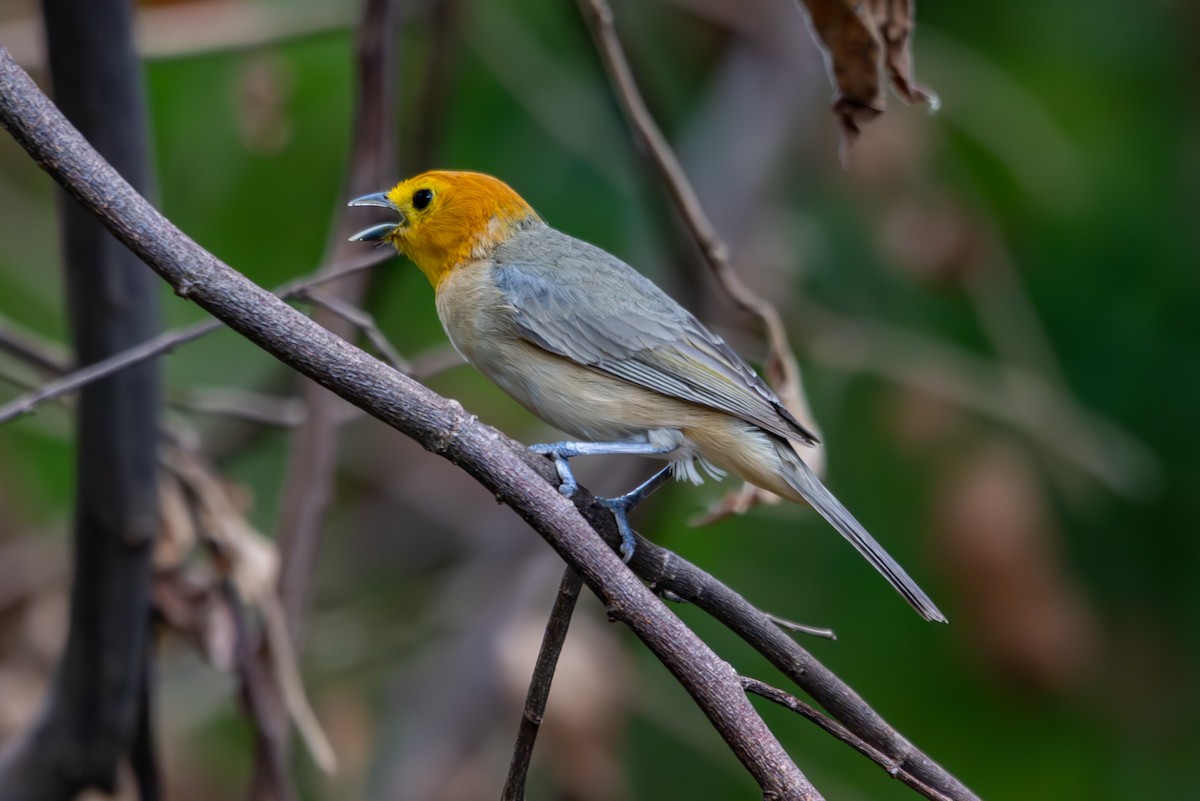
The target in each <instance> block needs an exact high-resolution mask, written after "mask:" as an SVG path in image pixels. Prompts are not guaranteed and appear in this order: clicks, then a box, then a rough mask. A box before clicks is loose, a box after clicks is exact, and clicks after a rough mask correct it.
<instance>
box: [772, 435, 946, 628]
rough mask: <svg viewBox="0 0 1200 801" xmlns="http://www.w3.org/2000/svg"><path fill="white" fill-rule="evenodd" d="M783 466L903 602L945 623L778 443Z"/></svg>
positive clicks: (794, 484)
mask: <svg viewBox="0 0 1200 801" xmlns="http://www.w3.org/2000/svg"><path fill="white" fill-rule="evenodd" d="M776 448H777V450H778V451H779V453H780V456H781V457H782V458H783V460H784V463H785V464H786V465H787V466H788V467H790V468H791V470H787V471H785V473H784V475H785V478H786V479H787V482H788V484H789V485H791V487H792V488H793V489H795V490H796V491H797V492H798V493H800V495H802V496H803V497H804V499H805V500H806V501H808V503H809V505H811V506H812V508H813V509H816V510H817V512H818V513H819V514H820V515H821V517H823V518H825V519H826V520H828V521H829V523H830V525H832V526H833V527H834V528H836V529H837V530H838V531H839V532H841V535H842V536H843V537H845V538H846V539H847V540H849V542H850V544H851V545H853V546H854V548H855V549H856V550H857V551H858V552H859V553H860V554H862V555H863V556H864V557H865V558H866V560H867V561H868V562H870V563H871V564H872V565H874V566H875V569H876V570H878V571H879V572H880V573H882V574H883V577H884V578H886V579H887V580H888V583H889V584H891V585H892V587H894V588H895V590H896V591H897V592H898V593H900V594H901V595H902V596H904V600H906V601H908V602H909V603H910V604H912V607H913V608H914V609H916V610H917V612H918V613H919V614H920V615H921V617H923V618H925V619H926V620H930V621H933V622H935V623H946V622H947V620H946V616H945V615H943V614H942V612H941V610H940V609H938V608H937V606H936V605H935V604H934V603H933V601H931V600H930V599H929V596H928V595H926V594H925V592H924V590H922V589H921V588H920V587H918V586H917V583H916V582H915V581H913V580H912V578H910V577H909V575H908V573H906V572H905V570H904V568H902V567H900V564H899V563H898V562H897V561H896V560H895V559H893V558H892V557H891V556H889V555H888V553H887V551H885V550H884V549H883V546H882V545H880V544H879V543H878V542H876V541H875V538H874V537H872V536H871V535H870V534H868V533H867V530H866V529H865V528H863V527H862V524H860V523H859V522H858V521H857V520H855V519H854V515H852V514H850V512H849V511H848V510H847V509H846V507H844V506H842V504H841V501H839V500H838V499H837V498H835V497H833V493H831V492H830V491H829V490H827V489H825V485H824V484H822V483H821V482H820V480H819V479H817V477H816V475H815V474H814V473H813V471H812V470H810V469H809V467H808V465H806V464H805V463H804V461H803V460H802V459H801V458H800V457H799V456H798V455H797V454H796V452H795V451H794V450H793V449H792V447H791V445H790V444H788V443H786V442H779V443H777V446H776Z"/></svg>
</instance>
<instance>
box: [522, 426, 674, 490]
mask: <svg viewBox="0 0 1200 801" xmlns="http://www.w3.org/2000/svg"><path fill="white" fill-rule="evenodd" d="M529 450H531V451H533V452H534V453H541V454H545V455H546V456H549V457H550V458H552V459H554V467H555V469H557V470H558V478H559V480H560V481H561V482H562V483H560V484H559V485H558V491H559V492H561V493H562V494H563V495H565V496H566V497H568V498H570V497H571V496H573V495H574V494H575V490H577V489H579V482H578V481H576V480H575V475H574V474H573V473H572V472H571V465H570V464H568V463H567V460H568V459H573V458H575V457H576V456H612V455H615V454H621V453H624V454H631V455H634V456H661V455H662V454H664V453H670V452H671V451H673V450H675V446H674V445H671V446H666V447H664V446H662V445H654V444H651V443H649V442H646V441H645V440H617V441H615V442H549V443H546V444H543V445H530V446H529ZM635 491H636V490H635Z"/></svg>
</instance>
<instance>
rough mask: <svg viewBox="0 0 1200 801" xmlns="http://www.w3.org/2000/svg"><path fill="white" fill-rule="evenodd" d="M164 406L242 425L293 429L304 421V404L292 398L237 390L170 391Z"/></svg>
mask: <svg viewBox="0 0 1200 801" xmlns="http://www.w3.org/2000/svg"><path fill="white" fill-rule="evenodd" d="M167 403H168V404H170V405H171V406H172V407H173V408H175V409H179V410H181V411H185V412H191V413H193V414H208V415H214V416H217V417H229V418H232V419H235V420H241V421H243V422H246V423H253V424H255V425H260V426H274V427H277V428H295V427H296V426H298V425H300V424H301V423H303V422H304V418H305V412H304V404H302V403H301V402H300V401H299V400H298V399H296V398H279V397H274V396H271V395H262V394H259V393H257V392H247V391H246V390H241V389H188V390H186V391H184V392H171V393H169V394H168V397H167Z"/></svg>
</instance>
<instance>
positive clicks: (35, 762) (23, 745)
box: [0, 0, 159, 801]
mask: <svg viewBox="0 0 1200 801" xmlns="http://www.w3.org/2000/svg"><path fill="white" fill-rule="evenodd" d="M43 16H44V19H45V24H46V36H47V40H48V45H49V56H50V74H51V80H52V82H53V86H54V89H55V99H56V101H57V104H58V106H59V107H60V108H61V109H62V110H63V112H64V113H65V114H66V115H67V117H68V118H69V119H70V120H71V121H72V122H73V123H74V124H75V126H76V127H77V128H78V129H79V130H80V131H81V132H82V133H83V135H84V136H85V137H87V139H88V140H89V141H90V142H91V143H92V144H93V145H94V146H95V147H96V149H97V150H98V151H99V152H100V153H101V154H102V155H103V156H104V157H105V158H106V159H107V160H108V161H109V162H110V163H111V164H112V165H113V166H114V167H116V169H117V170H118V171H119V172H120V173H121V174H122V175H124V176H125V178H126V179H127V180H129V182H130V183H131V184H133V186H134V187H136V188H137V189H138V190H139V191H140V192H143V193H145V192H147V190H148V188H149V184H150V168H149V159H148V156H147V133H146V114H145V104H144V99H143V95H142V84H141V76H140V69H139V65H138V61H137V56H136V54H135V52H134V46H133V37H132V31H131V25H130V23H131V16H132V8H131V4H130V2H129V0H44V2H43ZM59 210H60V219H61V220H62V226H61V230H62V242H63V262H64V265H65V271H66V287H67V304H68V310H69V315H70V323H71V332H72V338H73V343H74V351H75V358H76V361H77V362H78V363H79V364H87V363H90V362H94V361H97V360H99V359H101V358H103V357H105V356H108V355H110V354H113V353H116V352H118V351H122V350H124V349H126V348H128V347H130V346H132V345H135V344H137V343H139V342H141V341H143V340H145V339H149V338H150V337H151V336H152V335H153V334H154V333H155V332H156V330H157V328H158V288H157V286H156V281H155V277H154V276H153V275H152V274H151V273H150V272H149V271H148V270H146V269H145V268H143V267H142V265H141V264H140V263H139V261H138V259H137V257H135V256H134V255H133V254H132V253H131V252H130V251H128V250H127V249H126V248H125V246H124V245H122V244H120V243H119V242H117V240H116V239H114V238H113V237H112V236H111V235H110V234H109V233H108V231H106V230H105V228H104V227H103V226H102V225H101V224H100V223H99V221H97V220H96V219H95V217H93V216H92V215H91V214H89V213H88V212H87V211H85V210H84V209H83V208H82V207H81V206H79V205H78V204H76V202H75V201H74V200H71V199H69V198H68V197H67V195H66V194H65V193H61V194H60V197H59ZM78 409H79V413H78V427H77V438H76V446H77V450H76V503H75V517H74V553H75V573H74V580H73V583H72V585H71V606H70V610H71V622H70V630H69V632H68V635H67V645H66V650H65V652H64V655H63V658H62V661H61V663H60V664H59V667H58V671H57V673H56V675H55V677H54V681H53V684H52V687H51V690H50V693H49V696H48V698H47V700H46V702H45V703H44V705H43V708H42V711H41V713H40V715H39V717H38V718H37V720H36V721H35V723H34V724H33V725H32V727H31V728H30V729H29V730H28V731H27V732H25V734H24V735H23V736H22V737H21V738H18V740H17V741H16V742H14V743H11V744H10V747H9V748H8V749H6V752H5V753H4V755H3V757H2V758H0V798H2V799H6V800H7V799H21V801H42V800H43V799H45V800H46V801H49V800H50V799H66V798H71V797H73V796H74V795H75V794H76V793H78V792H80V791H81V790H83V789H85V788H88V787H94V788H98V789H101V790H105V791H109V792H111V791H112V790H113V789H114V788H115V786H116V782H117V775H118V768H119V766H120V763H121V760H122V758H123V757H126V756H128V757H129V758H130V761H131V764H132V766H133V772H134V775H135V776H136V778H137V781H138V786H139V791H140V795H141V797H142V799H153V798H157V797H158V789H157V778H156V775H155V768H154V764H153V762H154V761H153V755H152V748H151V745H150V735H149V720H150V710H149V705H150V697H151V692H150V688H149V686H148V681H149V672H148V648H147V645H148V637H147V633H148V627H149V622H150V603H149V575H150V568H151V556H152V545H153V540H154V534H155V531H156V528H157V524H158V520H157V494H156V490H155V473H156V464H157V454H156V451H157V447H158V414H159V387H158V368H157V365H156V363H154V362H146V363H144V364H141V365H138V366H137V367H134V368H132V369H129V370H126V371H123V372H120V373H117V374H116V375H114V376H112V377H110V378H107V379H105V380H104V381H101V382H98V383H95V384H92V385H89V386H88V387H86V388H85V389H84V390H83V392H82V394H81V396H80V400H79V407H78Z"/></svg>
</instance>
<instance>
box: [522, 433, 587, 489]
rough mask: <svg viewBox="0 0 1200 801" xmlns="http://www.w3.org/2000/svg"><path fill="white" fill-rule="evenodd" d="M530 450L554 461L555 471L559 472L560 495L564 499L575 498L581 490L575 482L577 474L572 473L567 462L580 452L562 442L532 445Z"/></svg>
mask: <svg viewBox="0 0 1200 801" xmlns="http://www.w3.org/2000/svg"><path fill="white" fill-rule="evenodd" d="M529 450H531V451H533V452H534V453H540V454H542V455H543V456H549V457H550V458H552V459H553V460H554V469H555V470H557V471H558V480H559V484H558V492H559V494H560V495H562V496H563V497H564V498H573V497H575V492H576V491H577V490H578V489H579V482H578V481H576V480H575V474H574V473H572V472H571V465H570V463H569V462H568V461H567V460H568V459H570V458H571V457H572V456H578V455H579V452H578V451H577V450H576V449H575V448H572V447H570V446H568V445H565V444H564V443H561V442H551V443H548V444H544V445H530V446H529Z"/></svg>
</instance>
